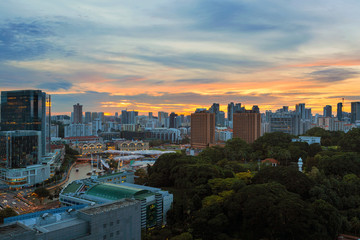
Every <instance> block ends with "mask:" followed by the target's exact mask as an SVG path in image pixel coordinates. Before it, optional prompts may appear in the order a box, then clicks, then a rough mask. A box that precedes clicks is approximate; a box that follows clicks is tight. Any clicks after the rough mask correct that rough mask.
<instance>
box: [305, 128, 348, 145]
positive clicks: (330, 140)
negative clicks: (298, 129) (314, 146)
mask: <svg viewBox="0 0 360 240" xmlns="http://www.w3.org/2000/svg"><path fill="white" fill-rule="evenodd" d="M304 136H313V137H321V145H322V146H336V145H338V144H339V140H340V139H341V138H342V137H343V136H344V132H341V131H327V130H325V129H323V128H319V127H314V128H311V129H309V130H308V131H307V132H306V133H305V134H304Z"/></svg>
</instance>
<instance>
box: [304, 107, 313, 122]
mask: <svg viewBox="0 0 360 240" xmlns="http://www.w3.org/2000/svg"><path fill="white" fill-rule="evenodd" d="M311 118H312V114H311V108H305V119H306V120H311Z"/></svg>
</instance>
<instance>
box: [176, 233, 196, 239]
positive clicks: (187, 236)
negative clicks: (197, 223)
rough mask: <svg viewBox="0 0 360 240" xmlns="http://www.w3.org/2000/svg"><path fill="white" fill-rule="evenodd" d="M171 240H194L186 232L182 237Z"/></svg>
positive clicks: (178, 236)
mask: <svg viewBox="0 0 360 240" xmlns="http://www.w3.org/2000/svg"><path fill="white" fill-rule="evenodd" d="M170 240H193V237H192V235H191V233H189V232H184V233H182V234H180V235H177V236H175V237H172V238H170Z"/></svg>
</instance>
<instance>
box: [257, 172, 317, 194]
mask: <svg viewBox="0 0 360 240" xmlns="http://www.w3.org/2000/svg"><path fill="white" fill-rule="evenodd" d="M272 181H275V182H278V183H281V184H282V185H284V186H285V187H286V189H287V190H288V191H290V192H293V193H297V194H300V195H301V196H302V197H304V198H308V197H309V191H310V189H311V187H312V186H313V182H312V180H311V179H310V178H309V177H307V176H306V175H305V174H303V173H301V172H299V171H298V169H297V168H296V167H281V166H278V167H267V168H263V169H261V170H260V171H259V172H258V173H257V174H256V175H255V177H254V178H253V179H252V182H253V183H255V184H261V183H269V182H272Z"/></svg>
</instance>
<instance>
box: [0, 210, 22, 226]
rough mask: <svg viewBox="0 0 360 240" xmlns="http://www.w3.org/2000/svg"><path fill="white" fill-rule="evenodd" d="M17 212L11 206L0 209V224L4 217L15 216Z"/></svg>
mask: <svg viewBox="0 0 360 240" xmlns="http://www.w3.org/2000/svg"><path fill="white" fill-rule="evenodd" d="M17 215H18V214H17V213H16V212H15V211H14V210H13V209H12V208H9V207H7V208H4V209H2V210H0V224H3V223H4V219H5V218H8V217H13V216H17Z"/></svg>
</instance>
